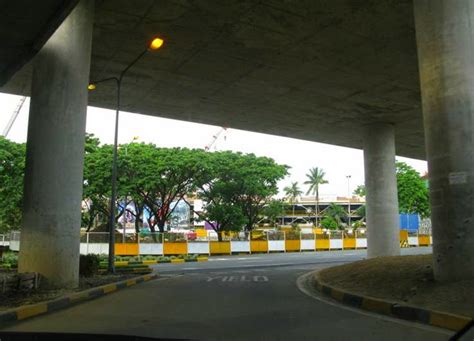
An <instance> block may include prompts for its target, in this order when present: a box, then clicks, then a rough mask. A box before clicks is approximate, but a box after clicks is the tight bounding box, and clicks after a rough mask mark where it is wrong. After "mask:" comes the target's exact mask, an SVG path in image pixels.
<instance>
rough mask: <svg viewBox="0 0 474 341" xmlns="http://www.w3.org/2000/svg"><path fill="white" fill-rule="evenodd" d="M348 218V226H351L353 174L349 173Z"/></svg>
mask: <svg viewBox="0 0 474 341" xmlns="http://www.w3.org/2000/svg"><path fill="white" fill-rule="evenodd" d="M346 178H347V203H348V205H347V220H348V224H347V225H348V227H351V185H350V183H351V175H347V176H346Z"/></svg>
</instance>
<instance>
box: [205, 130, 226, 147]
mask: <svg viewBox="0 0 474 341" xmlns="http://www.w3.org/2000/svg"><path fill="white" fill-rule="evenodd" d="M224 132H227V128H224V127H221V128H220V129H219V131H218V132H217V133H216V134H214V135H213V136H212V139H211V141H209V143H208V144H207V145H206V146H205V147H204V150H205V151H206V152H208V151H209V150H210V149H211V147H212V146H213V145H214V144H215V143H216V141H217V139H218V138H219V136H220V135H221V134H222V133H224ZM226 139H227V136H226V135H225V134H224V141H225V140H226Z"/></svg>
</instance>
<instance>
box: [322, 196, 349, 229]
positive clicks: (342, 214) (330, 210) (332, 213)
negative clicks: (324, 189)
mask: <svg viewBox="0 0 474 341" xmlns="http://www.w3.org/2000/svg"><path fill="white" fill-rule="evenodd" d="M324 216H325V217H329V218H331V219H332V220H334V221H335V222H336V224H337V228H339V229H341V228H342V227H343V223H344V222H345V221H346V220H347V212H346V211H345V210H344V208H343V207H342V206H340V205H337V204H335V203H333V202H332V203H330V204H329V206H328V207H327V208H326V210H325V211H324Z"/></svg>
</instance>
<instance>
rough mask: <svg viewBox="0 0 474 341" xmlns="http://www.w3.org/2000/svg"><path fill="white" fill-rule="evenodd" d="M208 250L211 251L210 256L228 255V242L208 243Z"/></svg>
mask: <svg viewBox="0 0 474 341" xmlns="http://www.w3.org/2000/svg"><path fill="white" fill-rule="evenodd" d="M209 244H210V245H209V250H210V251H211V255H215V254H217V255H219V254H220V255H222V254H228V255H230V241H224V242H210V243H209Z"/></svg>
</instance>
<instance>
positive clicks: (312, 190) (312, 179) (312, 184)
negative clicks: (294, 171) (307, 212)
mask: <svg viewBox="0 0 474 341" xmlns="http://www.w3.org/2000/svg"><path fill="white" fill-rule="evenodd" d="M325 175H326V173H325V172H324V170H322V169H320V168H318V167H313V168H311V169H310V170H309V173H308V174H306V177H307V178H308V180H307V181H305V182H304V184H305V185H309V189H308V191H307V192H306V195H308V194H313V195H314V196H315V199H316V205H315V207H314V209H315V225H316V226H318V215H319V186H320V185H324V184H327V183H328V182H327V180H326V179H324V176H325Z"/></svg>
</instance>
